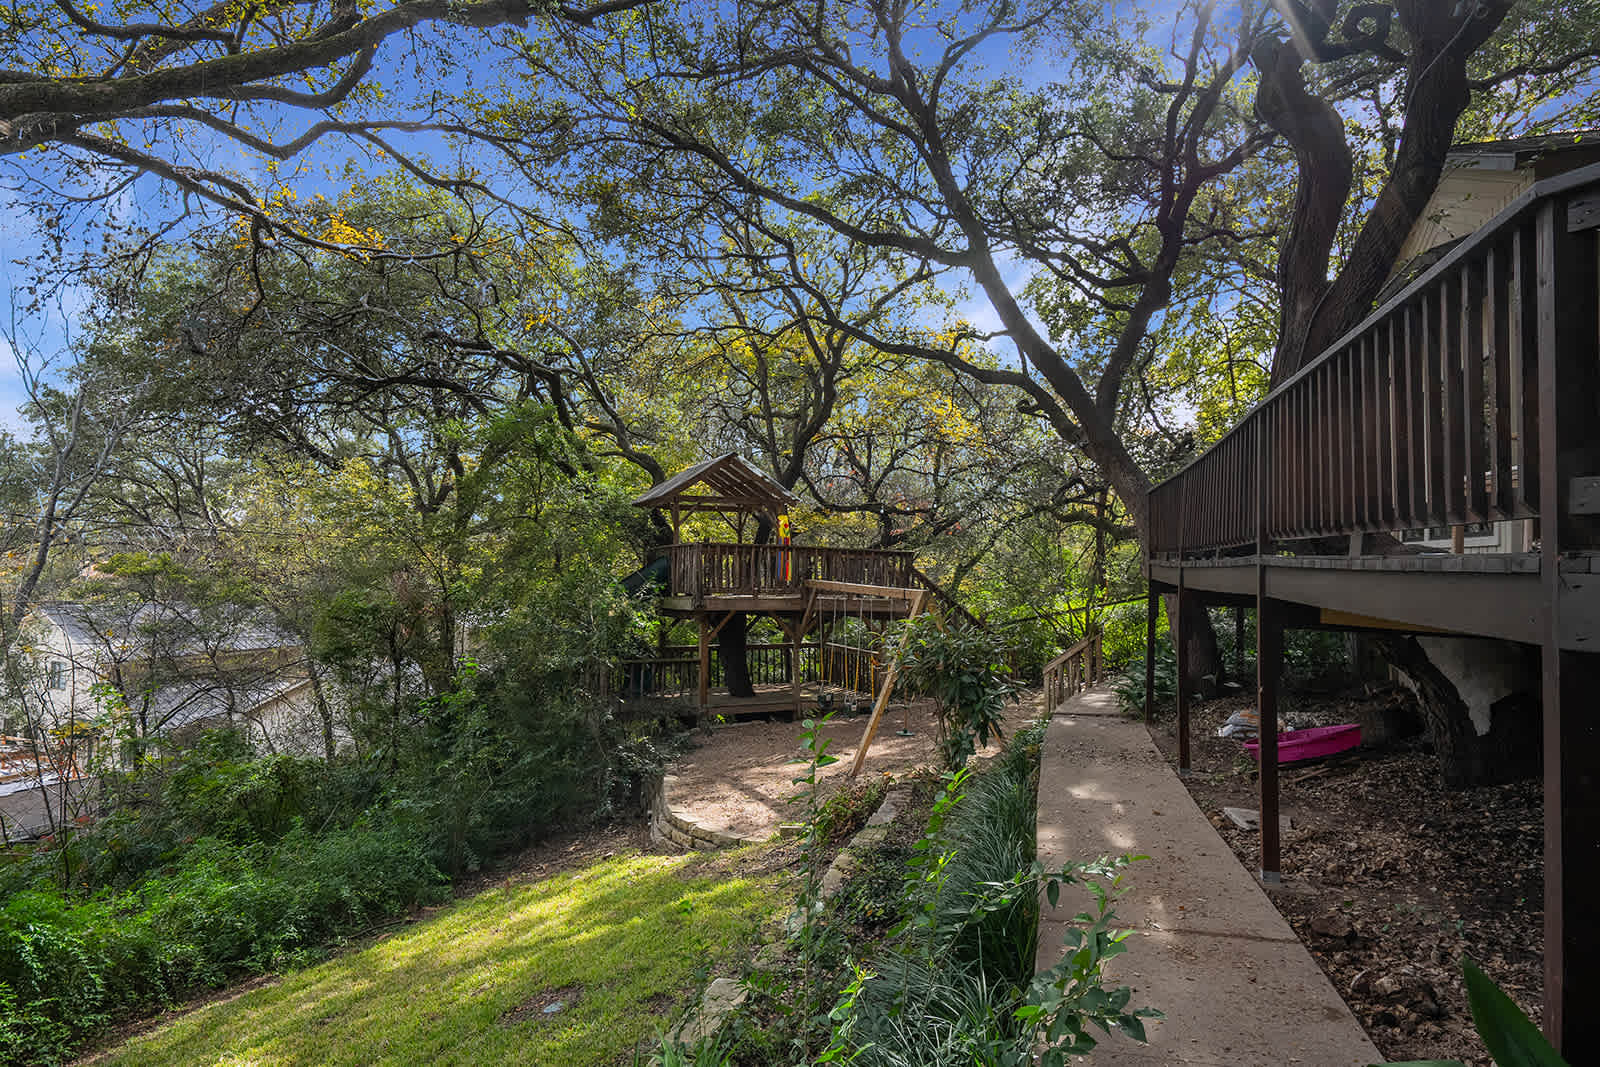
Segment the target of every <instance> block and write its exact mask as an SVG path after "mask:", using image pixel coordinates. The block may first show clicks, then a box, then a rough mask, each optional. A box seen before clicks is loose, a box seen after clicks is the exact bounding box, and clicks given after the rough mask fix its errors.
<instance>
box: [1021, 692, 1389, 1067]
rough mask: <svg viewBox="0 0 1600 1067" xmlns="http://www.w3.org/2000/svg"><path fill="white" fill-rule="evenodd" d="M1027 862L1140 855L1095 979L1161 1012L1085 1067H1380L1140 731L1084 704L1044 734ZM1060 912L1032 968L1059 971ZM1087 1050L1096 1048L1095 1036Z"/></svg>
mask: <svg viewBox="0 0 1600 1067" xmlns="http://www.w3.org/2000/svg"><path fill="white" fill-rule="evenodd" d="M1038 832H1039V858H1040V860H1042V861H1043V862H1044V864H1045V866H1046V867H1047V868H1048V867H1049V866H1051V865H1052V864H1060V863H1062V862H1064V861H1065V860H1066V859H1068V858H1072V857H1076V858H1088V857H1094V856H1099V855H1101V854H1104V853H1111V854H1121V853H1133V854H1135V855H1139V854H1143V855H1147V856H1149V857H1150V859H1148V860H1143V861H1141V862H1139V863H1136V864H1134V865H1133V866H1132V867H1131V868H1130V869H1129V874H1128V876H1127V877H1126V878H1125V881H1126V882H1128V883H1129V888H1128V890H1127V892H1126V894H1125V895H1124V896H1123V897H1122V898H1121V899H1120V901H1118V903H1117V905H1116V913H1117V924H1118V926H1120V927H1125V928H1129V929H1132V930H1133V931H1134V933H1133V936H1131V937H1130V938H1129V939H1128V952H1127V953H1126V954H1125V955H1122V956H1119V957H1117V958H1116V959H1114V960H1112V961H1111V963H1110V964H1109V966H1108V968H1107V970H1108V974H1109V976H1110V977H1111V978H1112V979H1113V980H1114V981H1115V983H1116V984H1118V985H1124V984H1125V985H1129V986H1132V987H1133V990H1134V1005H1135V1006H1138V1007H1153V1008H1159V1009H1161V1010H1162V1011H1164V1012H1166V1016H1167V1017H1166V1019H1164V1020H1160V1021H1156V1022H1153V1023H1151V1024H1150V1025H1149V1027H1148V1030H1149V1037H1150V1043H1149V1044H1148V1045H1139V1044H1137V1043H1135V1042H1133V1041H1130V1040H1128V1039H1126V1038H1124V1037H1122V1036H1121V1035H1116V1034H1114V1035H1112V1036H1111V1037H1109V1038H1105V1039H1104V1040H1103V1041H1102V1043H1101V1045H1100V1046H1099V1047H1098V1048H1097V1049H1095V1052H1094V1055H1093V1056H1092V1057H1090V1058H1089V1059H1088V1060H1086V1061H1085V1062H1087V1063H1091V1064H1092V1065H1093V1067H1155V1065H1171V1064H1206V1065H1223V1064H1226V1065H1227V1067H1254V1065H1260V1067H1266V1065H1269V1064H1270V1065H1274V1067H1276V1065H1278V1064H1306V1065H1311V1067H1361V1065H1364V1064H1369V1063H1382V1062H1383V1058H1382V1056H1380V1055H1379V1054H1378V1050H1377V1049H1376V1048H1374V1047H1373V1045H1372V1042H1371V1041H1370V1040H1368V1038H1367V1035H1366V1033H1365V1032H1364V1031H1363V1030H1362V1029H1361V1026H1360V1024H1359V1023H1357V1022H1356V1020H1355V1017H1354V1016H1353V1015H1351V1014H1350V1009H1349V1008H1347V1007H1346V1006H1345V1003H1344V1001H1343V1000H1341V999H1340V998H1339V995H1338V993H1336V992H1334V988H1333V985H1332V983H1330V982H1329V981H1328V979H1327V977H1326V976H1325V975H1324V974H1323V973H1322V971H1321V970H1320V969H1319V968H1318V967H1317V965H1316V963H1315V961H1313V960H1312V958H1311V954H1310V953H1309V952H1307V951H1306V949H1305V947H1304V946H1303V945H1302V944H1301V943H1300V940H1299V939H1298V938H1297V937H1296V936H1295V933H1294V931H1293V930H1292V929H1290V927H1289V924H1288V923H1287V922H1285V921H1284V919H1283V917H1282V916H1281V915H1279V914H1278V911H1277V909H1276V908H1274V907H1273V906H1272V903H1271V901H1269V900H1268V899H1267V896H1266V894H1265V893H1264V892H1262V890H1261V887H1260V886H1259V884H1258V883H1257V881H1256V878H1255V876H1254V875H1253V874H1252V873H1250V872H1247V871H1246V870H1245V869H1244V867H1242V866H1241V865H1240V864H1239V861H1238V860H1237V859H1236V858H1235V857H1234V855H1233V852H1232V851H1231V850H1230V849H1229V848H1228V846H1227V844H1226V843H1224V842H1223V840H1222V839H1221V838H1220V837H1218V836H1217V833H1216V830H1215V829H1213V828H1212V826H1211V824H1210V822H1209V821H1207V819H1206V817H1205V816H1204V815H1202V814H1201V813H1200V810H1199V809H1198V808H1197V807H1195V804H1194V801H1193V800H1192V799H1191V798H1190V797H1189V793H1188V791H1187V790H1186V789H1184V787H1183V785H1182V783H1181V782H1179V780H1178V776H1177V774H1176V772H1175V771H1174V770H1173V769H1172V768H1171V767H1170V766H1169V765H1168V764H1167V762H1166V761H1165V760H1164V759H1163V758H1162V757H1161V755H1160V753H1158V752H1157V751H1156V747H1155V744H1154V743H1153V742H1152V741H1151V740H1150V736H1149V734H1148V733H1147V732H1146V730H1145V728H1144V725H1143V724H1142V723H1140V722H1137V721H1135V720H1131V719H1127V718H1124V717H1123V716H1121V715H1120V714H1118V712H1117V707H1116V698H1115V697H1114V696H1112V695H1111V694H1110V693H1109V692H1106V691H1104V690H1091V691H1090V692H1087V693H1084V694H1081V695H1080V696H1077V697H1074V698H1073V699H1072V700H1069V701H1068V702H1067V703H1066V704H1065V705H1063V706H1062V707H1061V708H1059V709H1058V710H1057V711H1056V714H1055V717H1054V719H1052V720H1051V723H1050V730H1049V733H1048V734H1047V736H1046V739H1045V744H1044V752H1043V761H1042V769H1041V772H1040V777H1039V831H1038ZM1087 899H1088V898H1087V895H1086V894H1085V895H1084V896H1083V897H1082V898H1074V899H1068V896H1067V895H1066V894H1063V895H1062V899H1061V906H1060V907H1059V908H1057V909H1056V910H1055V911H1054V912H1051V911H1050V910H1049V908H1048V905H1047V906H1046V911H1045V914H1044V916H1043V921H1042V922H1041V923H1040V930H1039V957H1038V959H1039V966H1040V968H1041V969H1042V968H1044V967H1047V966H1050V965H1052V964H1054V963H1055V962H1056V961H1057V960H1058V959H1059V958H1060V950H1061V937H1062V934H1063V932H1064V931H1065V929H1066V924H1067V920H1069V919H1070V918H1071V917H1072V916H1073V915H1075V914H1076V913H1077V912H1078V911H1079V910H1082V909H1083V908H1084V907H1085V902H1086V901H1087ZM1097 1036H1098V1034H1097Z"/></svg>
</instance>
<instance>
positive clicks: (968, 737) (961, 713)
mask: <svg viewBox="0 0 1600 1067" xmlns="http://www.w3.org/2000/svg"><path fill="white" fill-rule="evenodd" d="M901 640H903V641H904V642H905V651H904V652H903V654H902V657H901V670H902V673H901V679H902V684H903V685H904V687H905V690H906V692H908V693H914V694H917V695H920V696H928V697H932V698H934V700H935V701H936V702H937V703H938V711H939V747H940V750H941V753H942V755H943V757H944V764H945V766H946V767H947V768H949V769H951V770H954V769H957V768H960V767H964V766H966V762H967V760H968V758H970V757H971V756H972V754H973V753H974V752H975V751H977V748H978V746H981V745H987V744H988V743H989V738H990V736H991V735H993V736H994V737H996V738H999V737H1000V736H1001V725H1002V716H1003V714H1004V712H1005V706H1006V705H1007V704H1008V703H1011V702H1012V701H1014V700H1016V699H1017V692H1018V690H1019V689H1020V688H1021V685H1020V683H1018V682H1017V681H1016V679H1014V678H1013V677H1011V675H1010V674H1009V673H1008V672H1007V669H1006V662H1005V660H1006V656H1005V653H1006V646H1005V642H1004V639H1003V638H1001V637H1000V636H999V635H998V634H995V633H993V632H991V631H987V630H982V629H979V628H978V627H975V626H969V625H967V624H965V623H959V622H958V623H955V624H954V625H951V626H948V627H943V626H940V625H939V624H938V620H937V619H936V618H934V617H933V616H923V617H922V618H919V619H913V620H911V621H910V622H908V623H907V624H906V625H905V627H904V629H903V630H902V636H901Z"/></svg>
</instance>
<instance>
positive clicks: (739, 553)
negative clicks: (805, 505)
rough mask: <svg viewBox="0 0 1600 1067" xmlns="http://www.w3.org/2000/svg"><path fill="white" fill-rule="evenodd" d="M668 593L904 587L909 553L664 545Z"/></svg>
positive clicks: (813, 547)
mask: <svg viewBox="0 0 1600 1067" xmlns="http://www.w3.org/2000/svg"><path fill="white" fill-rule="evenodd" d="M661 553H662V554H664V555H665V556H666V557H667V558H668V560H669V566H668V586H669V588H668V590H667V593H668V595H670V596H688V597H695V598H700V597H706V596H737V595H744V596H754V595H759V594H763V593H781V594H788V593H794V594H798V593H799V592H800V591H801V590H802V589H803V588H804V587H805V583H806V582H807V581H809V580H819V581H833V582H854V583H860V584H866V585H878V586H894V587H900V588H904V587H907V586H910V585H911V582H912V570H913V567H912V561H913V559H914V555H913V553H910V552H900V551H892V550H885V549H870V548H831V547H827V546H823V545H772V544H767V545H739V544H725V543H719V542H703V543H701V544H676V545H668V546H666V547H665V548H663V549H661Z"/></svg>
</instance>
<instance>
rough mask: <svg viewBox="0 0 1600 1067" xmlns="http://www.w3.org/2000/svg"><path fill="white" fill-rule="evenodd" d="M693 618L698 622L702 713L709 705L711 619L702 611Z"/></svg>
mask: <svg viewBox="0 0 1600 1067" xmlns="http://www.w3.org/2000/svg"><path fill="white" fill-rule="evenodd" d="M695 618H696V619H697V620H698V621H699V623H700V711H701V713H702V714H703V713H704V712H705V711H706V709H708V708H709V707H710V706H711V630H710V628H709V626H708V623H710V621H711V620H710V619H709V618H708V617H707V616H706V613H705V612H703V611H702V612H701V613H700V614H699V615H697V616H695Z"/></svg>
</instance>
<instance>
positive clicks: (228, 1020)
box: [98, 846, 792, 1067]
mask: <svg viewBox="0 0 1600 1067" xmlns="http://www.w3.org/2000/svg"><path fill="white" fill-rule="evenodd" d="M758 847H759V846H758ZM744 855H746V856H748V855H749V853H748V852H747V853H745V854H744ZM740 866H741V864H740V863H739V862H737V860H736V861H735V862H732V863H729V862H728V860H727V859H726V858H723V857H718V858H716V859H712V860H706V859H703V858H700V857H693V856H689V857H683V856H641V855H637V854H625V855H620V856H618V857H616V858H614V859H608V860H605V861H602V862H601V863H599V864H596V865H595V866H592V867H589V868H586V869H584V870H580V871H574V872H571V873H568V874H563V875H558V876H556V877H553V878H550V879H547V880H545V881H542V882H535V883H530V884H523V885H514V886H510V887H506V888H496V889H491V890H488V891H485V892H483V893H481V894H479V895H478V896H475V897H472V898H470V899H467V900H463V901H461V902H460V903H458V904H455V905H453V906H451V907H450V908H448V909H446V910H444V911H441V912H440V913H439V914H438V915H436V916H434V917H433V918H431V919H429V920H428V921H427V922H425V923H421V924H418V925H416V926H413V927H410V928H408V929H406V930H405V931H403V932H401V933H398V934H395V935H393V936H391V937H388V938H386V939H384V940H382V941H379V942H377V943H375V944H373V945H371V946H369V947H367V948H365V949H363V950H361V951H358V952H352V953H349V954H347V955H344V956H341V957H339V958H337V959H333V960H329V961H328V962H326V963H322V964H319V965H317V966H314V967H310V968H308V969H306V970H303V971H299V972H296V973H293V974H290V975H288V976H286V977H284V978H283V979H281V980H280V981H278V982H276V983H275V984H273V985H271V986H268V987H265V988H259V989H255V990H252V991H250V992H247V993H244V994H242V995H240V996H238V997H236V998H234V999H232V1000H229V1001H226V1002H219V1003H214V1004H209V1005H207V1006H204V1007H201V1008H198V1009H196V1010H195V1011H192V1012H189V1013H188V1014H186V1015H183V1016H182V1017H180V1018H178V1019H176V1020H174V1021H173V1022H171V1023H168V1024H166V1025H163V1026H162V1027H160V1028H159V1029H156V1030H154V1031H151V1032H150V1033H147V1034H144V1035H141V1036H139V1037H136V1038H134V1039H132V1040H131V1041H129V1042H128V1043H127V1044H125V1045H123V1046H121V1047H119V1048H115V1049H112V1050H110V1052H109V1053H108V1054H107V1055H106V1057H105V1058H104V1059H103V1060H101V1061H98V1062H106V1063H113V1064H178V1063H182V1064H228V1065H234V1067H242V1065H245V1064H297V1063H298V1064H311V1063H316V1064H377V1063H383V1064H412V1063H418V1064H421V1063H427V1064H453V1063H454V1064H488V1063H496V1064H498V1063H526V1064H537V1065H539V1067H564V1065H571V1067H591V1065H604V1064H612V1063H622V1064H626V1063H629V1062H630V1061H631V1057H632V1052H633V1049H634V1047H635V1046H636V1044H638V1043H639V1042H640V1041H644V1042H645V1043H646V1045H647V1046H648V1045H649V1044H650V1042H651V1041H652V1040H653V1039H654V1036H655V1034H656V1032H657V1031H658V1030H660V1029H663V1028H665V1026H666V1025H667V1023H668V1021H669V1019H668V1013H670V1012H672V1011H673V1010H674V1008H675V1007H677V1006H680V1005H681V1004H682V1003H683V1002H684V1000H685V999H686V998H687V996H688V995H689V994H691V993H693V992H694V990H695V989H696V987H697V986H698V984H699V982H700V981H701V980H702V978H703V976H704V974H705V972H706V969H707V967H708V966H709V965H710V964H711V963H712V962H713V961H715V960H725V959H728V958H730V957H733V956H736V955H740V954H741V950H744V949H747V948H748V947H749V944H750V942H751V941H752V940H753V939H754V936H755V934H756V933H757V931H758V929H759V928H760V926H761V925H762V924H763V923H764V922H767V921H769V920H771V919H773V918H775V917H776V916H777V915H778V914H779V913H780V912H781V911H782V910H783V908H784V906H785V902H786V901H788V900H789V898H790V897H791V896H792V892H790V891H788V890H787V889H784V890H782V891H775V888H776V887H775V886H774V884H773V882H772V880H771V879H770V878H768V879H765V880H760V879H749V878H740V877H737V876H736V874H737V871H738V869H739V867H740ZM719 867H720V868H723V869H724V870H722V871H719V870H718V869H717V868H719ZM730 870H731V872H732V873H728V872H729V871H730ZM790 903H791V904H792V901H790ZM567 986H577V987H578V988H579V990H580V992H579V994H578V997H577V1002H576V1003H575V1004H573V1003H571V998H570V997H569V998H567V999H568V1004H569V1006H568V1008H567V1009H566V1010H565V1011H563V1012H561V1013H559V1014H557V1015H553V1016H543V1015H536V1016H535V1017H534V1018H530V1019H527V1020H526V1021H521V1022H512V1021H507V1020H506V1019H505V1016H506V1015H507V1014H508V1013H510V1012H513V1011H514V1010H515V1009H516V1008H517V1007H518V1006H519V1005H524V1004H527V1003H528V1002H529V1001H530V1000H532V999H534V998H536V997H538V996H539V995H540V994H541V993H547V992H549V991H551V990H558V989H562V988H563V987H567Z"/></svg>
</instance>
